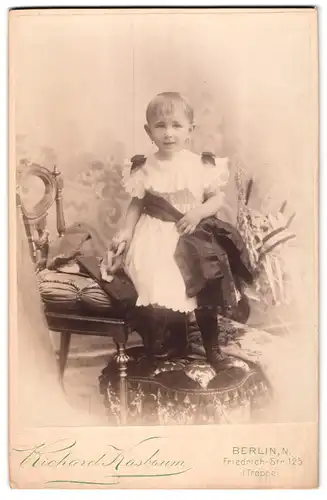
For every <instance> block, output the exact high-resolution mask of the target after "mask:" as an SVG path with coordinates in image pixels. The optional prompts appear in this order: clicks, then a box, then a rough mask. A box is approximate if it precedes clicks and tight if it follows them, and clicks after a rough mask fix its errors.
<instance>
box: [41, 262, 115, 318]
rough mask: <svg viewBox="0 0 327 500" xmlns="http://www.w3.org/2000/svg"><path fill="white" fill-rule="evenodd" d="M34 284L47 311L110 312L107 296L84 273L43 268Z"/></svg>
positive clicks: (107, 313) (101, 313)
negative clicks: (36, 282)
mask: <svg viewBox="0 0 327 500" xmlns="http://www.w3.org/2000/svg"><path fill="white" fill-rule="evenodd" d="M38 286H39V291H40V294H41V298H42V301H43V303H44V304H45V306H46V309H47V310H51V311H57V312H62V313H64V312H70V313H76V314H77V313H79V314H81V313H84V314H91V315H96V314H98V315H101V316H106V315H110V313H112V304H111V302H110V298H109V297H108V295H107V294H106V293H105V292H104V291H103V290H102V289H101V287H100V286H99V285H98V284H97V283H96V282H95V281H94V280H93V279H92V278H89V277H87V276H83V275H81V274H69V273H61V272H58V271H49V270H48V269H45V270H43V271H41V272H40V273H39V274H38Z"/></svg>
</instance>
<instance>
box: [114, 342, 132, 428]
mask: <svg viewBox="0 0 327 500" xmlns="http://www.w3.org/2000/svg"><path fill="white" fill-rule="evenodd" d="M116 345H117V355H116V362H117V363H118V371H119V397H120V421H121V424H122V425H126V424H127V413H128V402H127V362H128V360H129V357H128V355H127V354H126V351H125V342H117V344H116Z"/></svg>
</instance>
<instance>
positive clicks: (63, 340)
mask: <svg viewBox="0 0 327 500" xmlns="http://www.w3.org/2000/svg"><path fill="white" fill-rule="evenodd" d="M70 338H71V333H67V332H62V333H61V334H60V350H59V375H60V381H61V382H62V381H63V378H64V371H65V368H66V363H67V357H68V351H69V344H70Z"/></svg>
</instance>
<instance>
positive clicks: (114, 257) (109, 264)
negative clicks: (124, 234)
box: [100, 241, 126, 282]
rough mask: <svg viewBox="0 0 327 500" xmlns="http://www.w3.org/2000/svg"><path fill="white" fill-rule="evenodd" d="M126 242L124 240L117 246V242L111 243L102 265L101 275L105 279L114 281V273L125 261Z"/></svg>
mask: <svg viewBox="0 0 327 500" xmlns="http://www.w3.org/2000/svg"><path fill="white" fill-rule="evenodd" d="M125 247H126V242H125V241H122V242H120V243H119V245H118V246H117V245H116V244H115V243H114V244H111V245H110V247H109V249H108V251H107V253H106V256H105V258H104V259H103V260H102V262H101V265H100V272H101V277H102V279H103V280H105V281H108V282H110V281H112V280H113V276H112V275H113V274H114V273H115V272H116V271H117V269H119V268H120V267H121V265H122V263H123V253H124V251H125Z"/></svg>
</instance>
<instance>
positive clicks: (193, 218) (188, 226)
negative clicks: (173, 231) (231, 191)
mask: <svg viewBox="0 0 327 500" xmlns="http://www.w3.org/2000/svg"><path fill="white" fill-rule="evenodd" d="M220 207H221V194H216V195H212V196H209V197H207V199H206V201H205V202H204V203H202V204H201V205H199V206H197V207H195V208H192V209H191V210H189V211H188V212H187V213H186V214H185V215H184V217H183V218H182V219H180V221H179V222H178V223H177V229H178V231H179V232H180V233H181V234H191V233H193V232H194V231H195V229H196V226H197V225H198V224H199V223H200V222H201V220H203V219H205V218H206V217H210V216H211V215H215V214H216V213H217V212H218V210H219V208H220Z"/></svg>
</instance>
